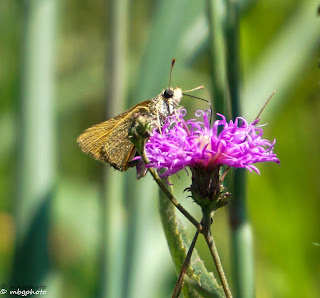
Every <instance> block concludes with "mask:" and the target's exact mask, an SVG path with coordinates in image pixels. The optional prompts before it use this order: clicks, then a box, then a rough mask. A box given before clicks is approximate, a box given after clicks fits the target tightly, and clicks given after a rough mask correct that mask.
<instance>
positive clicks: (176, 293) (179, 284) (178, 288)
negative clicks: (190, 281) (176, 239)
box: [172, 231, 199, 298]
mask: <svg viewBox="0 0 320 298" xmlns="http://www.w3.org/2000/svg"><path fill="white" fill-rule="evenodd" d="M198 236H199V231H196V234H195V235H194V237H193V240H192V243H191V245H190V247H189V250H188V254H187V256H186V258H185V260H184V262H183V264H182V267H181V271H180V275H179V278H178V280H177V283H176V285H175V287H174V290H173V294H172V298H176V297H179V295H180V292H181V289H182V285H183V282H184V275H185V273H186V272H187V270H188V266H189V264H190V260H191V256H192V252H193V250H194V247H195V245H196V242H197V239H198Z"/></svg>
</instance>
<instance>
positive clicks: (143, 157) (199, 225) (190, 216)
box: [138, 147, 202, 233]
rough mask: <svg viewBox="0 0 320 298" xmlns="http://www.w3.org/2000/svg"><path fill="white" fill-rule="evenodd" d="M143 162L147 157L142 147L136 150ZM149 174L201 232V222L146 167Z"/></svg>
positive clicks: (153, 172)
mask: <svg viewBox="0 0 320 298" xmlns="http://www.w3.org/2000/svg"><path fill="white" fill-rule="evenodd" d="M138 153H139V154H140V156H141V158H142V160H143V162H144V164H148V163H149V159H148V157H147V155H146V153H145V150H144V147H143V149H142V152H138ZM148 170H149V172H150V174H151V175H152V177H153V178H154V180H155V181H156V183H157V184H158V186H159V187H160V188H161V189H162V190H163V192H164V193H165V194H166V196H167V197H168V198H169V200H170V201H171V202H172V204H173V205H175V206H176V207H177V208H178V209H179V210H180V212H181V213H182V214H183V215H184V216H185V217H186V218H188V219H189V220H190V222H191V223H192V224H193V225H194V226H195V227H196V228H197V230H198V231H199V232H200V233H201V231H202V226H201V224H200V223H199V222H198V221H197V220H196V219H195V218H194V217H193V216H192V215H191V214H190V213H189V212H188V211H187V210H186V209H184V208H183V206H182V205H181V204H180V203H179V202H178V201H177V199H176V198H175V197H174V196H173V195H172V193H171V192H170V191H169V189H168V187H167V186H166V185H165V184H164V183H163V182H162V180H161V178H160V177H159V175H158V173H157V172H156V171H155V170H154V169H152V168H148Z"/></svg>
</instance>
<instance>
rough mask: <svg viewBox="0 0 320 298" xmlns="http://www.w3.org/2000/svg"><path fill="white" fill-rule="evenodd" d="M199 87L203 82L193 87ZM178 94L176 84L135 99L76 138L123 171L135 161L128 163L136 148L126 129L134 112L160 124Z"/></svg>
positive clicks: (98, 157)
mask: <svg viewBox="0 0 320 298" xmlns="http://www.w3.org/2000/svg"><path fill="white" fill-rule="evenodd" d="M174 63H175V59H173V60H172V66H171V71H170V80H171V72H172V68H173V65H174ZM169 86H170V84H169ZM201 88H203V86H200V87H198V88H195V89H193V90H197V89H201ZM193 90H188V91H193ZM184 92H187V91H184ZM182 96H183V91H182V90H181V89H180V88H174V89H173V88H171V87H169V88H168V89H165V90H163V91H162V92H161V93H160V94H159V95H158V96H156V97H154V98H153V99H150V100H146V101H143V102H141V103H138V104H137V105H135V106H133V107H132V108H130V109H128V110H127V111H125V112H123V113H122V114H120V115H118V116H115V117H114V118H111V119H109V120H107V121H105V122H102V123H100V124H96V125H94V126H92V127H90V128H88V129H87V130H85V131H84V132H83V133H82V134H81V135H80V136H79V137H78V139H77V142H78V144H79V145H80V147H81V149H82V151H83V152H85V153H87V154H89V155H91V156H93V157H94V158H95V159H96V160H99V161H102V162H105V163H109V164H110V165H111V166H113V167H114V168H115V169H117V170H119V171H126V170H127V169H128V168H129V167H131V166H134V165H135V163H132V162H131V163H130V161H131V160H132V158H133V157H134V156H135V154H136V149H135V147H134V145H133V144H132V143H131V141H130V139H129V136H128V132H129V129H130V127H131V126H132V122H133V121H134V119H135V117H136V114H137V113H143V114H145V115H147V116H148V118H150V121H151V126H152V127H153V128H154V127H156V126H159V125H160V126H162V125H163V123H164V121H165V118H166V117H168V116H169V115H171V114H172V113H173V112H174V110H175V109H176V108H177V107H178V106H179V104H180V101H181V99H182Z"/></svg>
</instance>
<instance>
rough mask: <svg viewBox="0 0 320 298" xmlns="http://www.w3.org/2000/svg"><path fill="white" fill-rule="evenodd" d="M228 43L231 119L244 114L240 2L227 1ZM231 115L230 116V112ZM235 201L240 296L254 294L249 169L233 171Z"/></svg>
mask: <svg viewBox="0 0 320 298" xmlns="http://www.w3.org/2000/svg"><path fill="white" fill-rule="evenodd" d="M226 3H227V13H228V15H227V19H226V45H227V69H228V86H229V94H230V99H231V113H232V115H231V118H232V119H235V118H236V117H237V116H239V115H242V112H241V106H240V103H241V100H240V92H239V89H240V87H239V85H240V84H239V81H240V70H239V68H240V62H239V60H240V58H239V57H240V54H239V48H240V46H239V13H238V7H237V3H236V2H235V1H232V0H227V1H226ZM229 117H230V115H229ZM232 173H233V175H232V179H233V188H232V193H233V200H231V204H230V209H229V211H230V212H229V216H230V222H231V235H232V256H233V264H234V284H235V293H236V294H237V297H245V298H251V297H254V272H253V271H254V270H253V253H252V243H251V230H250V225H249V223H248V215H247V207H246V172H245V171H244V170H240V169H239V170H237V172H236V173H235V172H234V171H233V172H232Z"/></svg>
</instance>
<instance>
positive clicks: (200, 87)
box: [182, 86, 204, 95]
mask: <svg viewBox="0 0 320 298" xmlns="http://www.w3.org/2000/svg"><path fill="white" fill-rule="evenodd" d="M199 89H204V86H199V87H196V88H193V89H190V90H186V91H182V93H183V92H191V91H195V90H199ZM185 95H187V94H185Z"/></svg>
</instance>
